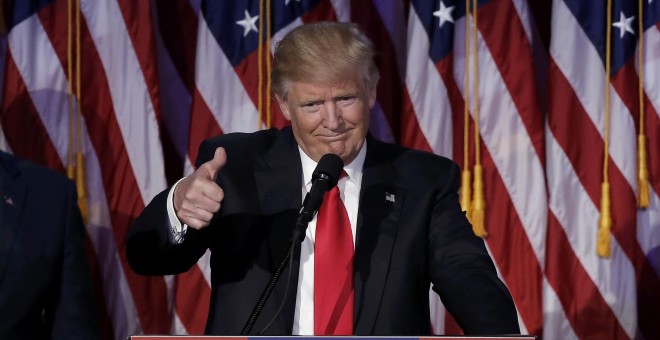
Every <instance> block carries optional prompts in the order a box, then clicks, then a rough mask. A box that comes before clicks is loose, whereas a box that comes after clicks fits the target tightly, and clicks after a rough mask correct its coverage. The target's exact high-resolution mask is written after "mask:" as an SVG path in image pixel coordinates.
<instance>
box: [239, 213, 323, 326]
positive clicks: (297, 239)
mask: <svg viewBox="0 0 660 340" xmlns="http://www.w3.org/2000/svg"><path fill="white" fill-rule="evenodd" d="M312 217H313V216H312V215H310V214H306V213H305V212H301V213H300V215H299V216H298V221H297V222H296V228H295V230H294V232H293V236H292V237H291V247H289V251H288V252H287V253H286V255H284V258H283V259H282V261H281V262H280V265H279V266H278V267H277V270H275V273H273V276H272V278H271V279H270V282H268V285H266V288H265V289H264V291H263V292H262V293H261V297H260V298H259V301H257V304H256V305H255V306H254V309H253V310H252V314H250V317H249V318H248V320H247V322H246V323H245V326H243V330H242V331H241V335H248V334H249V333H250V330H252V327H253V326H254V323H255V322H256V321H257V318H259V314H261V311H262V310H263V307H264V305H265V304H266V301H267V300H268V298H269V297H270V294H271V293H272V292H273V289H274V288H275V285H276V284H277V281H279V279H280V275H281V274H282V271H283V270H284V268H285V267H286V264H287V262H289V259H291V256H292V254H293V252H294V251H295V249H296V247H297V246H298V245H300V243H302V241H303V240H304V239H305V230H306V229H307V224H309V221H311V220H312ZM291 264H292V265H293V261H291ZM289 270H291V268H289ZM286 293H288V282H287V292H286ZM286 293H285V294H286ZM285 297H286V295H285ZM284 303H285V301H282V305H284ZM280 310H281V307H280V309H278V311H277V313H276V314H275V317H277V315H278V314H279V312H280ZM275 317H273V320H275ZM272 322H273V321H272V320H271V322H270V323H269V324H268V325H266V327H265V328H264V330H266V329H267V328H268V327H270V324H271V323H272ZM262 332H263V330H262Z"/></svg>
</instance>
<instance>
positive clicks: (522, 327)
mask: <svg viewBox="0 0 660 340" xmlns="http://www.w3.org/2000/svg"><path fill="white" fill-rule="evenodd" d="M484 246H486V251H487V252H488V256H490V258H491V259H493V265H495V271H496V272H497V277H499V278H500V280H502V282H503V283H504V285H505V286H507V289H509V290H511V289H510V288H509V285H507V284H506V281H505V280H504V276H502V271H500V266H499V264H498V263H497V262H496V261H495V257H494V256H493V252H492V251H491V250H490V246H488V242H484ZM543 278H544V279H545V277H543ZM512 283H513V284H514V285H515V284H517V282H512ZM514 304H515V301H514ZM515 308H516V316H517V317H518V325H519V327H520V334H529V331H528V330H527V325H525V322H524V320H523V318H522V316H521V315H520V310H519V309H518V306H517V305H515Z"/></svg>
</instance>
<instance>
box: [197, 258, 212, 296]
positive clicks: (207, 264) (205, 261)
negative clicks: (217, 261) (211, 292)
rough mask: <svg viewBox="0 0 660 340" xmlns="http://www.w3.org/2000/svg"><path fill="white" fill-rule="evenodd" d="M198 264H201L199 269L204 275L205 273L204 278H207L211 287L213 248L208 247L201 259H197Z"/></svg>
mask: <svg viewBox="0 0 660 340" xmlns="http://www.w3.org/2000/svg"><path fill="white" fill-rule="evenodd" d="M197 265H198V266H199V270H200V271H201V272H202V275H204V279H205V280H206V283H207V284H208V285H209V289H210V288H211V250H209V249H207V250H206V252H205V253H204V255H202V257H200V258H199V261H197Z"/></svg>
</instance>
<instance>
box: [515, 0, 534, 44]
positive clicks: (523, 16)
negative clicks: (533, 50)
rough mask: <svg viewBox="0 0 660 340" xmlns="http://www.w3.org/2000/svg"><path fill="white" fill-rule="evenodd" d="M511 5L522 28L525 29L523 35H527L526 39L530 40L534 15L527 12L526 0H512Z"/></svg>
mask: <svg viewBox="0 0 660 340" xmlns="http://www.w3.org/2000/svg"><path fill="white" fill-rule="evenodd" d="M512 2H513V6H514V7H515V8H516V11H517V12H518V17H519V18H520V22H521V23H522V26H523V29H524V30H525V35H526V36H527V41H528V42H530V45H531V42H532V41H533V40H532V36H533V35H532V25H533V21H534V16H533V15H532V14H531V13H530V12H529V5H528V4H527V1H526V0H512Z"/></svg>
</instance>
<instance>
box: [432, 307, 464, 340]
mask: <svg viewBox="0 0 660 340" xmlns="http://www.w3.org/2000/svg"><path fill="white" fill-rule="evenodd" d="M443 335H464V333H463V329H461V326H459V325H458V322H456V319H454V317H453V316H452V315H451V313H449V312H446V313H445V332H444V333H443ZM428 339H429V340H430V339H432V338H428Z"/></svg>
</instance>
